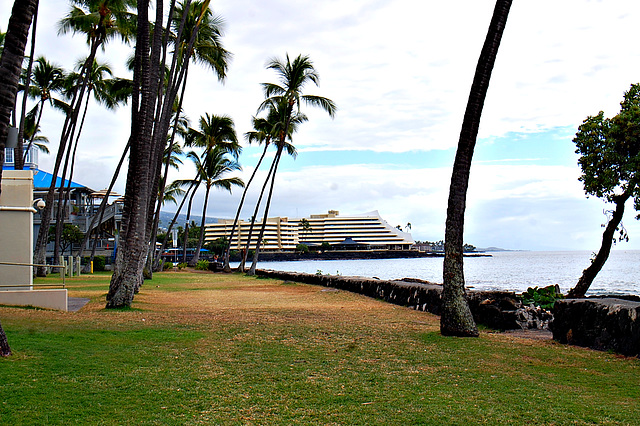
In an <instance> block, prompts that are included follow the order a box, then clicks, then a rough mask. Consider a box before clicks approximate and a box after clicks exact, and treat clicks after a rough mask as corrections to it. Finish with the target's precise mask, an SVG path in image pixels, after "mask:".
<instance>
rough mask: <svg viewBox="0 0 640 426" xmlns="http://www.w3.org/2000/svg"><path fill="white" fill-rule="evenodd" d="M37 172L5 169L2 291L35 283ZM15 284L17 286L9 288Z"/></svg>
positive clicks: (0, 205)
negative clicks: (34, 234) (34, 204)
mask: <svg viewBox="0 0 640 426" xmlns="http://www.w3.org/2000/svg"><path fill="white" fill-rule="evenodd" d="M35 211H36V210H35V209H34V208H33V173H32V171H31V170H4V171H3V174H2V194H0V230H2V232H0V261H2V262H7V263H19V264H21V265H0V286H4V287H0V290H17V289H21V290H29V289H31V288H32V284H33V268H32V267H31V266H28V265H29V264H31V263H33V262H32V258H33V213H35ZM13 284H15V285H16V287H8V286H9V285H13Z"/></svg>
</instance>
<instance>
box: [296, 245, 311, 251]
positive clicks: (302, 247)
mask: <svg viewBox="0 0 640 426" xmlns="http://www.w3.org/2000/svg"><path fill="white" fill-rule="evenodd" d="M296 252H298V253H309V246H308V245H306V244H298V245H297V246H296Z"/></svg>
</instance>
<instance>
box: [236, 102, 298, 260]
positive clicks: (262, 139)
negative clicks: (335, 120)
mask: <svg viewBox="0 0 640 426" xmlns="http://www.w3.org/2000/svg"><path fill="white" fill-rule="evenodd" d="M306 120H307V117H306V116H305V115H304V114H296V115H295V117H294V119H292V127H293V128H297V126H298V125H299V124H300V123H302V122H304V121H306ZM252 121H253V128H254V130H252V131H250V132H247V133H245V135H244V138H245V140H246V141H247V142H248V143H249V144H251V143H252V142H258V143H259V144H260V143H264V149H263V150H262V155H261V156H260V159H259V160H258V163H257V164H256V166H255V168H254V169H253V172H252V173H251V177H250V178H249V182H247V185H246V186H245V188H244V191H243V192H242V198H241V199H240V203H239V204H238V210H237V211H236V217H235V218H234V220H233V225H232V226H231V233H230V235H229V239H228V241H227V247H226V249H225V253H224V266H223V268H224V270H225V271H227V272H229V271H230V270H231V268H230V266H229V254H230V251H231V240H232V239H233V236H234V233H235V230H236V226H237V225H238V219H239V218H240V213H241V211H242V207H243V205H244V200H245V198H246V195H247V190H248V189H249V186H250V185H251V182H253V178H254V177H255V176H256V173H257V172H258V169H259V168H260V165H261V164H262V160H264V157H265V155H266V154H267V149H268V148H269V146H270V143H271V140H272V138H273V135H274V134H275V135H276V136H277V135H278V128H279V124H280V122H281V120H280V115H279V113H278V110H277V108H275V107H273V106H272V108H269V110H268V113H267V118H257V117H253V119H252ZM289 133H290V134H291V133H293V131H291V130H290V131H289ZM289 137H291V136H290V135H289ZM285 149H286V150H287V152H288V153H289V155H291V156H294V157H295V156H296V154H297V153H296V148H295V147H294V146H293V145H291V144H289V143H286V147H285ZM257 205H258V206H259V205H260V203H259V202H258V204H257ZM256 214H257V213H256ZM254 223H255V214H254V216H253V218H252V220H251V227H250V230H249V233H250V234H251V233H252V232H253V224H254ZM249 241H250V240H248V241H247V245H248V244H249ZM247 249H248V247H247ZM246 255H247V250H245V252H244V255H243V257H242V261H241V264H240V267H239V269H240V270H243V269H244V263H245V262H246V260H247V259H246V257H247V256H246Z"/></svg>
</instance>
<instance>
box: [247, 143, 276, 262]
mask: <svg viewBox="0 0 640 426" xmlns="http://www.w3.org/2000/svg"><path fill="white" fill-rule="evenodd" d="M281 155H282V146H281V147H279V148H278V152H277V153H276V157H275V158H274V160H273V162H274V164H275V167H274V168H273V174H272V175H271V186H270V187H269V195H268V196H267V204H266V206H265V207H264V217H263V218H262V226H261V227H260V234H259V235H258V241H256V249H255V251H254V252H253V261H252V262H251V268H249V272H247V275H255V274H256V268H257V266H258V256H259V254H260V243H262V237H264V230H265V228H266V227H267V217H268V216H269V207H270V206H271V196H272V195H273V187H274V184H275V181H276V172H277V171H278V164H280V157H281Z"/></svg>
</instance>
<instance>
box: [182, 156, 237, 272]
mask: <svg viewBox="0 0 640 426" xmlns="http://www.w3.org/2000/svg"><path fill="white" fill-rule="evenodd" d="M228 153H229V152H228V151H227V149H226V148H225V147H224V146H214V147H213V148H211V149H208V150H206V151H205V152H204V154H203V156H202V161H196V158H197V155H196V154H195V153H194V152H193V151H191V152H190V153H189V156H190V157H191V158H193V159H194V162H195V163H196V167H197V173H198V178H199V180H200V181H201V182H202V183H203V184H204V187H205V195H204V205H203V207H202V220H201V222H200V236H199V238H198V246H197V247H196V251H195V253H194V255H193V258H192V259H191V261H190V262H189V264H190V265H191V266H193V265H195V264H196V263H197V262H198V260H199V257H200V250H201V249H202V243H203V242H204V225H205V219H206V216H207V204H208V201H209V192H210V191H211V188H214V187H215V188H221V189H226V190H227V191H229V192H231V189H232V187H233V186H240V187H244V182H243V181H242V179H240V178H238V177H232V178H225V177H223V176H225V175H227V174H228V173H232V172H234V171H237V170H241V167H240V164H238V162H237V161H235V160H232V159H229V158H228V157H227V155H228Z"/></svg>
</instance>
